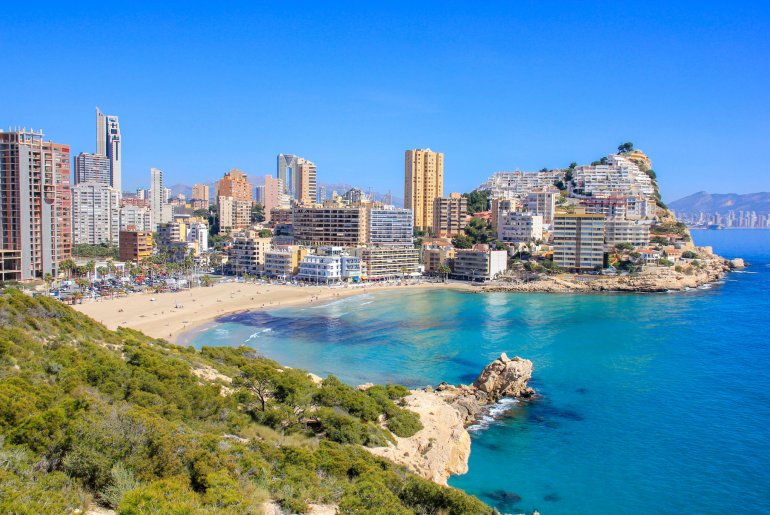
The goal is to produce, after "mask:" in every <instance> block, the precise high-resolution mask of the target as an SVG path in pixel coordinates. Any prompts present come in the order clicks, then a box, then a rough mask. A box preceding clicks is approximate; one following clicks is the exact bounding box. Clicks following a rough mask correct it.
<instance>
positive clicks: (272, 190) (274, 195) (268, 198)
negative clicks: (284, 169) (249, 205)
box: [259, 175, 289, 222]
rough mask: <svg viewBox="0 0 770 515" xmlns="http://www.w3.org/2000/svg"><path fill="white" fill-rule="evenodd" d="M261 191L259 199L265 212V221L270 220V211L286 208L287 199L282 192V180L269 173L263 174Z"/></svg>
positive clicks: (287, 205)
mask: <svg viewBox="0 0 770 515" xmlns="http://www.w3.org/2000/svg"><path fill="white" fill-rule="evenodd" d="M261 191H262V198H260V200H259V201H260V203H261V204H262V207H263V210H264V213H265V222H270V221H271V219H272V216H271V211H272V210H273V209H274V208H281V207H283V208H288V207H289V199H288V196H287V195H286V194H285V193H284V192H283V181H282V180H281V179H276V178H275V177H271V176H269V175H266V176H265V184H264V185H263V186H262V190H261Z"/></svg>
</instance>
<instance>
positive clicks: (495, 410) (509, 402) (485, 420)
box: [468, 398, 519, 432]
mask: <svg viewBox="0 0 770 515" xmlns="http://www.w3.org/2000/svg"><path fill="white" fill-rule="evenodd" d="M518 403H519V401H518V400H516V399H510V398H505V399H501V400H500V402H497V403H495V404H493V405H491V406H490V407H488V408H486V409H485V410H484V413H483V414H482V415H481V418H479V420H477V421H476V423H475V424H473V425H471V426H468V431H470V432H477V431H483V430H484V429H486V428H488V427H489V426H491V425H492V424H493V423H494V422H495V421H496V420H497V419H499V418H500V417H502V416H503V415H505V414H506V413H507V412H508V411H510V410H511V408H513V407H514V406H515V405H516V404H518Z"/></svg>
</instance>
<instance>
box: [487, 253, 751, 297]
mask: <svg viewBox="0 0 770 515" xmlns="http://www.w3.org/2000/svg"><path fill="white" fill-rule="evenodd" d="M696 250H698V255H699V256H700V257H699V259H698V260H697V261H698V266H691V265H687V266H685V267H683V268H682V269H679V268H677V267H673V266H657V267H655V266H652V267H649V268H646V269H645V270H644V271H643V272H641V273H639V274H632V275H618V276H602V275H597V276H583V277H581V280H577V279H575V278H574V276H573V275H571V274H565V275H559V276H546V275H542V276H539V277H538V278H537V280H534V281H528V282H516V281H509V282H506V281H497V282H493V283H490V284H488V285H485V286H482V287H479V288H478V289H477V290H476V291H477V292H479V293H480V292H549V293H573V292H580V293H590V292H613V291H614V292H665V291H683V290H686V289H691V288H697V287H699V286H703V285H704V284H710V283H714V282H717V281H719V280H721V279H722V278H724V276H725V274H726V273H727V272H729V271H730V270H734V269H738V268H739V267H740V263H742V261H743V260H740V259H738V260H733V261H728V260H727V259H724V258H722V257H719V256H717V255H715V254H713V253H712V252H711V251H710V249H708V248H707V247H699V248H697V249H696Z"/></svg>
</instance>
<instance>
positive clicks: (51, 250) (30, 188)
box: [0, 129, 72, 280]
mask: <svg viewBox="0 0 770 515" xmlns="http://www.w3.org/2000/svg"><path fill="white" fill-rule="evenodd" d="M0 251H2V252H1V257H2V261H3V265H2V268H3V271H2V276H3V277H4V278H5V279H6V280H26V279H32V278H36V277H38V278H42V277H43V276H44V275H45V274H46V273H53V274H54V275H55V274H57V273H58V271H59V263H60V262H61V261H62V260H64V259H69V258H70V257H71V255H72V191H71V189H70V148H69V146H68V145H62V144H60V143H53V142H50V141H48V142H46V141H43V133H42V131H40V132H38V133H35V132H33V131H31V130H29V131H28V130H26V129H21V130H14V131H11V132H2V131H0Z"/></svg>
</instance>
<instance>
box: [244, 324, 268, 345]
mask: <svg viewBox="0 0 770 515" xmlns="http://www.w3.org/2000/svg"><path fill="white" fill-rule="evenodd" d="M271 331H272V329H270V328H269V327H266V328H264V329H262V330H261V331H257V332H256V333H253V334H251V335H250V336H249V337H248V338H246V340H244V342H243V343H248V342H250V341H251V340H252V339H254V338H259V335H261V334H265V333H269V332H271Z"/></svg>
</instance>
